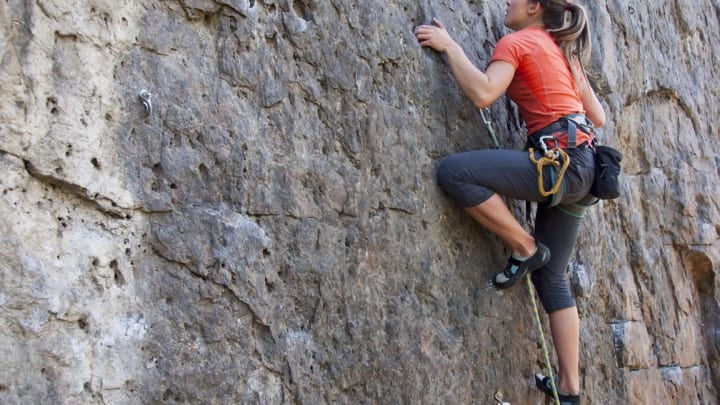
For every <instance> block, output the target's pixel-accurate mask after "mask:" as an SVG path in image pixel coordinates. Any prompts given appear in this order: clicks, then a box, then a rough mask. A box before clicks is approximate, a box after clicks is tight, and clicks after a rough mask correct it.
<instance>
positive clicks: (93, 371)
mask: <svg viewBox="0 0 720 405" xmlns="http://www.w3.org/2000/svg"><path fill="white" fill-rule="evenodd" d="M585 4H586V6H587V7H588V9H589V10H590V12H591V14H592V18H593V29H594V41H595V42H594V43H595V48H594V52H593V58H592V64H591V66H590V68H591V69H592V70H593V71H594V72H595V73H596V76H595V78H594V80H593V83H594V85H595V88H596V89H597V91H598V94H599V95H600V96H601V98H602V101H603V103H604V105H605V106H606V110H607V113H608V123H607V125H606V128H605V129H604V131H603V135H602V136H603V138H604V139H605V140H606V142H607V143H611V144H615V145H619V146H620V147H621V149H622V150H623V151H624V153H625V155H626V160H625V170H626V174H627V175H626V178H625V180H626V181H625V189H624V192H623V196H622V197H621V198H620V199H619V200H616V201H613V202H604V203H601V204H599V205H597V206H596V207H593V208H592V209H591V210H590V214H589V215H588V217H587V218H586V220H585V222H584V225H583V227H582V230H581V235H580V240H579V243H578V245H577V249H576V252H575V254H574V255H573V259H572V262H571V263H569V267H568V270H569V272H570V277H571V279H572V281H573V287H574V289H575V291H576V294H577V296H578V306H579V310H580V313H581V317H582V332H581V338H582V346H581V351H582V363H581V368H582V378H583V382H582V384H583V388H584V393H585V397H584V398H585V399H584V400H585V402H584V403H590V404H615V403H628V404H648V403H657V404H665V403H667V404H671V403H678V404H689V403H699V404H714V403H716V398H717V397H718V390H720V371H719V370H720V278H719V277H718V274H719V270H718V269H720V248H719V246H718V233H719V232H720V207H719V206H718V190H719V189H720V130H719V129H718V128H720V126H718V125H717V123H716V122H715V119H716V118H717V117H718V116H720V87H718V85H717V83H718V80H720V75H719V74H718V73H717V66H719V65H720V5H719V4H718V1H717V0H711V1H707V0H705V1H701V2H695V1H690V0H674V1H669V0H661V1H655V2H630V3H628V2H624V1H616V0H598V1H592V2H589V1H588V2H585ZM504 7H505V4H504V2H501V1H485V0H467V1H460V0H439V1H427V0H421V1H409V0H389V1H376V0H369V1H356V0H322V1H313V0H259V1H255V0H167V1H150V0H138V1H129V0H64V1H51V0H33V1H29V0H7V1H5V2H0V88H1V89H2V97H1V98H0V170H1V172H2V176H1V178H0V182H1V187H0V188H1V189H2V195H1V198H0V218H1V219H0V288H1V290H0V331H1V332H0V362H1V363H2V367H0V403H7V404H31V403H32V404H35V403H62V404H81V403H82V404H101V403H107V404H141V403H142V404H145V403H209V404H221V403H223V404H224V403H248V404H255V403H257V404H281V403H292V404H294V403H305V404H322V403H348V404H349V403H387V404H391V403H392V404H394V403H407V404H416V403H427V404H435V403H448V404H450V403H457V404H460V403H463V404H469V403H478V404H480V403H483V404H484V403H492V401H491V398H492V395H493V394H494V392H495V391H496V390H502V391H503V392H504V394H505V398H506V400H508V401H510V402H511V403H512V404H513V405H515V404H540V403H542V396H541V394H540V393H539V392H537V391H536V390H534V389H532V388H531V387H530V386H529V383H528V379H529V378H530V377H531V376H532V374H533V373H534V372H535V371H537V370H539V369H540V368H541V367H542V361H541V353H540V351H539V350H538V347H537V344H536V333H535V331H534V327H533V321H532V315H531V308H530V305H529V303H528V296H527V291H526V290H525V289H524V287H522V286H520V287H517V288H515V289H513V290H511V291H509V292H506V293H504V294H499V293H495V292H492V291H488V290H486V289H484V287H485V286H486V283H487V282H488V280H489V279H490V277H491V275H492V274H494V273H495V272H496V271H498V269H499V268H500V267H501V266H502V265H503V262H504V260H505V257H506V253H507V252H506V249H505V247H504V246H503V244H502V243H501V242H500V241H499V240H498V239H497V238H495V237H494V236H492V235H490V234H489V233H487V232H486V231H485V230H484V229H482V228H481V227H479V226H478V225H476V224H474V223H472V221H471V220H470V219H469V217H468V216H467V215H465V214H464V213H463V212H461V211H460V210H458V209H457V208H456V207H454V206H453V205H452V204H451V203H450V201H449V200H448V199H447V198H446V197H444V196H443V194H442V193H441V191H440V190H439V189H438V187H437V185H436V183H435V180H434V168H435V165H436V164H437V162H438V161H439V160H440V159H441V158H442V157H443V156H446V155H448V154H450V153H454V152H458V151H464V150H470V149H477V148H487V147H490V146H491V141H490V138H489V137H488V136H487V133H486V132H485V129H484V127H483V125H482V122H481V120H480V117H479V113H478V112H477V110H476V109H475V108H474V107H473V106H472V104H471V103H469V102H468V101H467V100H465V99H464V98H463V96H462V95H461V93H460V92H459V90H458V88H457V87H456V85H455V83H454V81H453V79H452V77H451V76H450V74H449V72H448V69H447V67H446V65H445V63H444V61H443V59H442V58H441V57H439V56H438V55H437V54H434V53H432V52H430V51H427V50H423V49H420V47H419V46H418V45H417V43H416V41H415V39H414V37H413V34H412V31H413V27H414V26H416V25H417V24H420V23H425V22H428V21H430V19H431V18H432V17H437V18H439V19H440V20H441V21H443V22H444V23H445V25H446V26H447V27H448V28H449V29H450V32H451V34H452V35H453V36H454V37H455V38H456V39H457V40H458V41H459V42H460V43H461V44H462V45H463V46H464V47H465V48H466V50H467V52H468V55H469V56H470V58H471V59H472V60H473V61H474V62H476V63H477V64H478V65H480V66H483V67H484V66H485V65H486V64H487V62H488V59H489V55H490V53H491V51H492V48H493V46H494V43H495V42H496V41H497V39H498V38H500V37H501V36H502V35H503V34H504V33H505V30H504V29H503V28H501V27H502V23H501V21H502V15H503V10H504ZM141 90H146V91H148V92H149V93H151V94H152V97H151V99H150V100H151V103H152V111H149V110H148V109H146V108H145V107H144V106H143V104H142V100H140V98H139V97H138V94H139V93H140V91H141ZM489 113H490V116H492V118H493V120H494V125H495V127H496V130H497V132H498V135H499V136H500V138H501V142H502V144H503V146H504V147H508V148H518V147H520V145H521V143H522V137H523V134H522V128H521V125H520V123H519V121H518V119H517V112H516V110H515V109H514V107H513V106H512V105H511V104H510V103H509V102H508V101H507V100H506V99H504V98H503V99H501V100H499V101H498V102H496V103H495V104H494V105H493V106H492V107H491V108H490V111H489ZM516 208H517V211H518V215H522V214H523V209H524V205H520V204H517V206H516Z"/></svg>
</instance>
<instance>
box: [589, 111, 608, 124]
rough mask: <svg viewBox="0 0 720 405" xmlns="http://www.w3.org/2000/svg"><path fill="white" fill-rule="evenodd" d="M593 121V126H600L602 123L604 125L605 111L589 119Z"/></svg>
mask: <svg viewBox="0 0 720 405" xmlns="http://www.w3.org/2000/svg"><path fill="white" fill-rule="evenodd" d="M591 121H592V122H593V125H595V128H602V126H603V125H605V112H604V111H603V112H602V113H600V114H598V115H597V116H596V117H594V119H591Z"/></svg>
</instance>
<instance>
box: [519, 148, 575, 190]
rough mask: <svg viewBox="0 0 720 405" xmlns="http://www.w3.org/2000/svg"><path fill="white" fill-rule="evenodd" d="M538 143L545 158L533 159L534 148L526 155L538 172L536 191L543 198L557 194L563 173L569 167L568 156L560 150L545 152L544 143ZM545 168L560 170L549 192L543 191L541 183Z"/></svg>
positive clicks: (543, 187) (543, 186)
mask: <svg viewBox="0 0 720 405" xmlns="http://www.w3.org/2000/svg"><path fill="white" fill-rule="evenodd" d="M540 143H541V145H542V146H543V147H544V149H545V156H543V157H541V158H540V159H535V148H529V149H528V154H529V155H530V161H531V162H533V163H535V166H536V167H537V170H538V190H539V191H540V195H541V196H543V197H548V196H550V195H553V194H555V193H557V192H558V190H559V189H560V186H561V185H562V179H563V176H564V175H565V172H566V171H567V168H568V166H569V165H570V156H568V154H567V152H565V151H564V150H562V149H560V148H553V149H550V150H547V148H546V147H545V143H544V142H542V141H540ZM545 166H553V167H555V168H556V169H557V168H558V167H559V168H560V170H559V171H558V174H557V178H556V179H555V184H553V185H552V187H551V188H550V190H545V185H544V181H543V167H545Z"/></svg>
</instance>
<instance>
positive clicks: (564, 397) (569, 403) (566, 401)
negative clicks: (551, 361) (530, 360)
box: [535, 373, 580, 405]
mask: <svg viewBox="0 0 720 405" xmlns="http://www.w3.org/2000/svg"><path fill="white" fill-rule="evenodd" d="M554 380H555V388H557V386H558V385H557V376H556V377H555V378H554ZM535 386H537V387H538V389H539V390H540V391H542V392H544V393H545V396H547V397H548V398H550V399H551V400H553V401H554V400H555V396H554V395H553V390H552V386H551V385H550V377H545V376H544V375H542V374H540V373H538V374H535ZM557 390H558V391H557V393H558V399H559V400H560V405H576V404H579V403H580V396H579V395H569V394H565V393H564V392H562V391H560V388H557Z"/></svg>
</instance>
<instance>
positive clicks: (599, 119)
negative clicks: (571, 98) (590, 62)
mask: <svg viewBox="0 0 720 405" xmlns="http://www.w3.org/2000/svg"><path fill="white" fill-rule="evenodd" d="M580 101H582V103H583V107H585V114H586V115H587V117H588V118H589V119H590V121H592V122H593V124H595V128H600V127H602V126H603V125H605V110H604V109H603V107H602V104H600V100H598V98H597V96H596V95H595V92H594V91H593V89H592V87H590V83H588V81H587V79H586V80H583V81H582V82H581V83H580Z"/></svg>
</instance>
